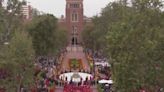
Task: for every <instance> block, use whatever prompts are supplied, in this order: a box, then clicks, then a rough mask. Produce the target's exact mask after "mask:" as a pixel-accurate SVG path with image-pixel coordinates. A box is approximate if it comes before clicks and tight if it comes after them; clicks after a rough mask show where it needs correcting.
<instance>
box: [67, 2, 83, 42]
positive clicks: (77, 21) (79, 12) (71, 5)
mask: <svg viewBox="0 0 164 92" xmlns="http://www.w3.org/2000/svg"><path fill="white" fill-rule="evenodd" d="M65 13H66V14H65V15H66V26H67V29H68V31H69V32H68V34H69V36H68V37H69V41H71V44H73V45H74V44H79V43H81V42H82V38H81V32H82V31H83V0H66V12H65Z"/></svg>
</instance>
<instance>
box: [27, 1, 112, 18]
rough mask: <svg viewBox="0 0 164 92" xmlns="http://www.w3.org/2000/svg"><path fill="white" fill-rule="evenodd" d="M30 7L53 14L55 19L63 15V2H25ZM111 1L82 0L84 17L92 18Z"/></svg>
mask: <svg viewBox="0 0 164 92" xmlns="http://www.w3.org/2000/svg"><path fill="white" fill-rule="evenodd" d="M26 1H27V2H30V3H29V4H30V5H32V7H34V8H37V9H38V10H39V11H43V12H45V13H51V14H54V15H55V16H56V17H58V18H59V17H60V16H61V15H65V4H66V2H65V0H26ZM110 1H113V0H84V15H85V16H87V17H92V16H94V15H97V14H99V13H100V12H101V10H102V8H104V7H105V6H106V5H107V4H108V3H109V2H110Z"/></svg>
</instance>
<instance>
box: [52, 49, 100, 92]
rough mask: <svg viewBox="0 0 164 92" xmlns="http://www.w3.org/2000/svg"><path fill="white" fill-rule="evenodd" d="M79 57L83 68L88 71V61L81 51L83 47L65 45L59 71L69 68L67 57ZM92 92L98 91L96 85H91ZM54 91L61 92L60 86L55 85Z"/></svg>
mask: <svg viewBox="0 0 164 92" xmlns="http://www.w3.org/2000/svg"><path fill="white" fill-rule="evenodd" d="M74 58H76V59H81V60H82V64H83V68H84V69H85V70H87V71H90V66H89V62H88V61H87V58H86V56H85V53H84V52H83V48H82V47H81V46H74V47H71V46H68V47H67V53H66V54H65V56H64V60H63V62H62V66H61V71H65V70H69V59H74ZM92 90H93V91H92V92H98V91H97V87H92ZM55 92H63V88H62V87H56V91H55Z"/></svg>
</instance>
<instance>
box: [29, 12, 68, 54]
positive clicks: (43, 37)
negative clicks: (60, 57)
mask: <svg viewBox="0 0 164 92" xmlns="http://www.w3.org/2000/svg"><path fill="white" fill-rule="evenodd" d="M27 30H28V31H29V32H30V35H31V36H32V40H33V46H34V49H35V52H36V55H38V56H40V55H49V54H51V55H54V54H55V52H56V50H57V49H59V46H61V45H64V41H65V40H66V39H65V37H66V36H65V35H66V34H65V32H64V31H59V30H58V28H57V19H56V18H55V17H54V16H53V15H50V14H45V15H40V16H38V17H36V18H35V19H34V20H33V21H32V22H31V24H30V26H29V28H28V29H27ZM61 38H64V39H63V40H62V39H61ZM59 40H61V41H59ZM62 42H63V43H62Z"/></svg>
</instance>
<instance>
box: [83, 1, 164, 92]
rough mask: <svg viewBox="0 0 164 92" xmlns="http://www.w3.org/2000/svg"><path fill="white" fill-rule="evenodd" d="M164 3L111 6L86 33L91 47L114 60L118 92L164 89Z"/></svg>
mask: <svg viewBox="0 0 164 92" xmlns="http://www.w3.org/2000/svg"><path fill="white" fill-rule="evenodd" d="M162 9H163V3H162V1H161V0H130V1H127V0H119V1H117V2H112V3H110V4H108V5H107V6H106V7H105V8H104V9H103V10H102V13H101V15H100V16H95V17H94V18H93V24H92V25H88V26H86V28H85V30H84V31H83V38H84V43H85V46H86V47H87V48H91V49H94V50H103V52H104V54H105V55H107V56H108V58H109V59H111V61H110V63H111V64H112V78H113V80H114V88H115V89H116V91H117V92H138V90H139V89H141V88H145V89H147V90H149V91H151V92H156V90H157V88H158V87H164V84H163V83H164V62H163V61H164V57H163V55H164V12H163V11H162Z"/></svg>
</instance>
